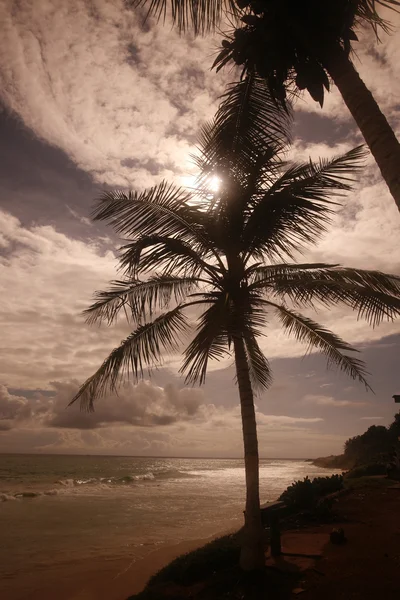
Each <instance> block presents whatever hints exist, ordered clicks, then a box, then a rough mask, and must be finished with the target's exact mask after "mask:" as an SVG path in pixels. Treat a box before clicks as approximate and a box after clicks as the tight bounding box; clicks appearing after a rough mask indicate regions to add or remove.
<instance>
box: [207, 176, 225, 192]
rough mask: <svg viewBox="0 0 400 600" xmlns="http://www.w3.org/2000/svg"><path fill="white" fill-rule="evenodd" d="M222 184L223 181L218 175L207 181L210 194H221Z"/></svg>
mask: <svg viewBox="0 0 400 600" xmlns="http://www.w3.org/2000/svg"><path fill="white" fill-rule="evenodd" d="M221 184H222V181H221V179H220V178H219V177H218V176H217V175H213V176H212V177H210V180H209V181H207V187H208V188H209V189H210V192H213V193H214V194H215V193H217V192H219V190H220V189H221Z"/></svg>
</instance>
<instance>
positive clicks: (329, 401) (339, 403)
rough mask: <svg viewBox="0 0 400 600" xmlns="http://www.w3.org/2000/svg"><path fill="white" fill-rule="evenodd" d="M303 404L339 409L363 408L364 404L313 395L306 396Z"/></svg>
mask: <svg viewBox="0 0 400 600" xmlns="http://www.w3.org/2000/svg"><path fill="white" fill-rule="evenodd" d="M303 402H305V403H306V404H316V405H317V406H334V407H335V408H340V407H343V406H355V407H362V406H365V404H366V403H365V402H354V401H353V400H337V399H336V398H334V397H333V396H316V395H313V394H306V396H304V398H303Z"/></svg>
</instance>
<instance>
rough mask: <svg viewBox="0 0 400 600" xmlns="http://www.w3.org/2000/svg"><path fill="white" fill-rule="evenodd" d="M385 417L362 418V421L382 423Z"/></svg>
mask: <svg viewBox="0 0 400 600" xmlns="http://www.w3.org/2000/svg"><path fill="white" fill-rule="evenodd" d="M384 418H385V417H360V421H381V420H382V419H384Z"/></svg>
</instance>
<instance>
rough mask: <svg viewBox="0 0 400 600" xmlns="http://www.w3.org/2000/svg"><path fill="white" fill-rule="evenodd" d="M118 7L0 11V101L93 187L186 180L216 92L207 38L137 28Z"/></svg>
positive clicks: (53, 0)
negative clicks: (67, 159) (179, 176)
mask: <svg viewBox="0 0 400 600" xmlns="http://www.w3.org/2000/svg"><path fill="white" fill-rule="evenodd" d="M142 19H143V14H140V11H137V10H136V11H133V10H128V9H127V8H126V7H125V6H124V2H123V0H115V1H114V2H109V1H108V0H98V1H97V2H96V3H93V2H90V1H89V0H70V2H68V3H65V2H63V0H44V1H43V2H40V3H35V5H33V4H30V3H28V2H25V3H18V7H16V6H15V3H14V2H13V0H6V1H5V2H3V3H2V9H1V21H2V23H3V36H2V38H1V40H0V54H1V55H2V56H3V60H2V61H1V64H0V82H1V91H0V94H1V95H2V97H3V101H4V102H5V103H6V105H8V106H9V107H10V108H12V109H13V110H15V111H16V112H17V113H18V114H19V115H20V116H21V117H22V119H23V121H24V122H25V124H26V125H27V126H28V127H30V128H31V129H33V130H34V131H35V133H36V134H37V135H38V136H39V137H41V138H43V139H45V140H47V141H48V142H49V143H50V144H52V145H54V146H58V147H60V148H62V149H63V150H65V151H66V152H67V153H68V154H69V156H71V158H73V160H74V161H75V163H76V164H77V165H78V166H79V167H80V168H82V169H83V170H85V171H88V172H90V173H91V174H92V175H93V177H94V178H95V180H96V181H99V182H101V183H108V184H111V185H113V186H132V185H134V186H135V187H145V186H148V185H150V184H152V183H153V182H154V180H155V179H156V180H160V179H162V178H163V177H167V178H171V177H172V176H173V175H174V174H184V173H185V172H186V171H187V167H186V164H187V157H188V154H189V150H190V147H191V145H192V143H193V135H196V134H197V130H198V127H199V123H201V122H202V121H204V120H205V119H208V118H210V117H211V116H212V114H213V112H214V109H215V106H216V99H217V97H218V96H219V95H220V93H221V91H222V89H223V80H222V79H221V76H218V75H216V73H215V71H213V72H211V71H210V66H211V64H212V61H213V50H212V47H213V45H215V47H216V44H214V43H213V41H212V40H210V39H207V40H205V39H201V38H199V39H193V38H192V37H190V36H186V37H185V36H179V35H178V33H177V32H175V31H171V30H170V28H169V27H165V28H163V27H145V28H143V27H142V26H141V23H142Z"/></svg>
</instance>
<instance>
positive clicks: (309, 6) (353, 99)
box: [130, 0, 400, 210]
mask: <svg viewBox="0 0 400 600" xmlns="http://www.w3.org/2000/svg"><path fill="white" fill-rule="evenodd" d="M130 4H131V5H133V6H142V5H144V7H145V10H146V11H147V14H148V15H154V16H156V17H157V18H165V15H166V11H167V9H169V10H170V14H171V17H172V20H173V22H174V24H175V25H176V26H177V27H178V28H179V30H181V31H184V30H187V29H190V30H192V31H194V33H195V34H204V33H206V32H209V31H215V30H216V29H217V28H218V27H219V26H220V24H221V20H222V19H223V17H224V19H225V20H228V21H229V22H230V23H232V24H233V29H232V31H231V32H229V33H228V34H225V35H227V37H226V38H225V39H224V40H223V41H222V49H221V52H220V54H219V55H218V57H217V59H216V60H215V63H214V66H216V67H217V69H220V68H221V67H223V66H224V65H226V64H229V63H230V64H233V65H238V66H239V67H240V68H241V69H242V72H243V73H247V74H248V75H249V74H257V75H258V76H259V77H262V78H264V80H265V81H266V83H267V85H268V88H269V91H270V93H271V96H272V97H273V98H274V99H275V100H276V102H277V104H278V105H280V106H281V107H282V108H283V109H284V110H285V109H287V100H286V98H287V95H289V96H290V97H293V96H294V95H298V94H299V92H300V91H301V90H307V91H308V92H309V94H310V95H311V97H312V98H313V100H315V101H316V102H318V103H319V104H320V105H321V107H322V105H323V101H324V94H325V91H328V92H329V90H330V89H331V83H334V84H335V85H336V86H337V88H338V90H339V92H340V94H341V95H342V98H343V100H344V102H345V104H346V105H347V108H348V109H349V111H350V113H351V115H352V117H353V118H354V120H355V122H356V124H357V126H358V127H359V129H360V131H361V133H362V135H363V137H364V139H365V141H366V143H367V145H368V146H369V148H370V150H371V153H372V155H373V156H374V158H375V161H376V163H377V165H378V167H379V169H380V171H381V173H382V176H383V178H384V180H385V181H386V184H387V186H388V188H389V190H390V193H391V194H392V196H393V198H394V200H395V202H396V205H397V208H398V209H399V210H400V174H399V169H398V165H399V164H400V144H399V142H398V140H397V138H396V136H395V133H394V132H393V130H392V128H391V127H390V125H389V123H388V121H387V119H386V117H385V116H384V114H383V113H382V111H381V110H380V108H379V106H378V104H377V102H376V100H375V99H374V97H373V96H372V94H371V92H370V91H369V89H368V88H367V87H366V85H365V83H364V82H363V80H362V79H361V77H360V76H359V74H358V72H357V70H356V67H355V65H354V56H355V50H354V47H353V46H354V45H355V43H356V42H358V37H357V32H358V31H359V30H362V29H365V28H366V27H367V28H368V30H369V31H371V30H372V32H373V34H374V35H375V38H376V40H377V41H379V34H380V31H384V32H386V33H387V32H389V31H390V23H389V22H388V21H387V20H385V19H384V18H383V17H382V16H381V15H380V12H379V9H383V8H390V9H393V10H397V9H398V7H400V2H398V1H397V0H325V1H324V2H321V0H303V1H302V2H299V1H298V0H151V1H150V0H130Z"/></svg>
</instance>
